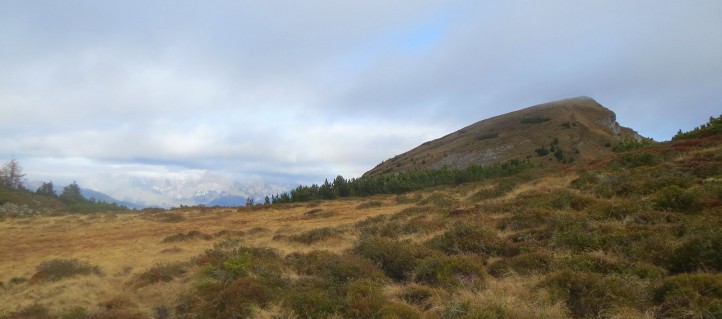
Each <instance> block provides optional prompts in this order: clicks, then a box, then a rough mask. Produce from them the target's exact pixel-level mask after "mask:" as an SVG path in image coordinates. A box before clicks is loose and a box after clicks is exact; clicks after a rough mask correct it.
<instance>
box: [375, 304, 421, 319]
mask: <svg viewBox="0 0 722 319" xmlns="http://www.w3.org/2000/svg"><path fill="white" fill-rule="evenodd" d="M381 318H383V319H417V318H418V319H420V318H421V313H419V311H418V310H416V309H415V308H414V307H411V306H409V305H407V304H405V303H401V302H390V303H386V304H385V305H384V307H383V309H382V310H381Z"/></svg>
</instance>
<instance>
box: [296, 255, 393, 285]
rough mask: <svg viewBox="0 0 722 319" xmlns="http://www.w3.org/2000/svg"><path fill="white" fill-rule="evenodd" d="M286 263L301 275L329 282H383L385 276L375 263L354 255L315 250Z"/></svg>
mask: <svg viewBox="0 0 722 319" xmlns="http://www.w3.org/2000/svg"><path fill="white" fill-rule="evenodd" d="M285 263H286V264H287V265H288V266H289V267H290V268H291V269H293V270H295V271H296V272H297V273H298V274H300V275H310V276H318V277H319V278H322V279H324V280H327V281H331V282H336V283H345V282H348V281H351V280H356V279H369V280H374V281H383V279H384V278H385V277H384V274H383V272H381V270H379V269H378V268H377V267H376V266H375V265H374V264H373V263H371V262H370V261H369V260H367V259H363V258H361V257H359V256H356V255H354V254H345V255H337V254H334V253H331V252H328V251H322V250H314V251H312V252H309V253H307V254H301V253H292V254H290V255H288V256H286V258H285Z"/></svg>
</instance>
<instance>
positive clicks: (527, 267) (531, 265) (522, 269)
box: [489, 252, 555, 277]
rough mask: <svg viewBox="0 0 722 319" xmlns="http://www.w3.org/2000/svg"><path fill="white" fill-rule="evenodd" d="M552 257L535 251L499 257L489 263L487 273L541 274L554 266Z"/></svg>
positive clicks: (495, 275) (498, 274)
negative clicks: (509, 256)
mask: <svg viewBox="0 0 722 319" xmlns="http://www.w3.org/2000/svg"><path fill="white" fill-rule="evenodd" d="M554 265H555V263H554V258H553V257H552V256H551V255H550V254H548V253H543V252H535V253H528V254H522V255H518V256H514V257H511V258H504V259H500V260H498V261H496V262H494V263H492V264H491V265H489V273H490V274H491V275H492V276H494V277H503V276H506V275H507V274H509V273H511V272H514V273H517V274H520V275H531V274H543V273H547V272H549V271H551V270H552V269H553V268H554Z"/></svg>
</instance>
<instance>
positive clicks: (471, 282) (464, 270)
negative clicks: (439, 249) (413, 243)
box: [414, 255, 486, 289]
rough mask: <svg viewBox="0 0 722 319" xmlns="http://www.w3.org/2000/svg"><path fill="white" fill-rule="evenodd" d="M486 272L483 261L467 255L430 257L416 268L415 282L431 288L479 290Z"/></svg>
mask: <svg viewBox="0 0 722 319" xmlns="http://www.w3.org/2000/svg"><path fill="white" fill-rule="evenodd" d="M485 278H486V271H485V269H484V263H483V260H481V259H480V258H479V257H477V256H469V255H455V256H446V255H432V256H429V257H426V258H424V259H423V260H421V262H420V263H419V265H418V266H417V267H416V273H415V276H414V279H415V281H416V282H419V283H424V284H428V285H432V286H442V287H455V286H459V285H464V286H466V287H468V288H471V289H476V288H481V287H482V285H483V283H484V279H485Z"/></svg>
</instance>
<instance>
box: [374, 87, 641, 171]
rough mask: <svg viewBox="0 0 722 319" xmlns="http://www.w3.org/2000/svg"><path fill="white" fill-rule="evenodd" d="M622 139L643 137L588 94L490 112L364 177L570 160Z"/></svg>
mask: <svg viewBox="0 0 722 319" xmlns="http://www.w3.org/2000/svg"><path fill="white" fill-rule="evenodd" d="M625 139H635V140H641V139H643V137H641V136H640V135H639V134H637V132H635V131H633V130H631V129H629V128H626V127H622V126H620V125H619V123H617V121H616V115H615V114H614V112H612V111H610V110H609V109H607V108H605V107H604V106H602V105H601V104H599V103H597V102H596V101H595V100H593V99H591V98H589V97H577V98H572V99H566V100H560V101H555V102H550V103H545V104H539V105H535V106H531V107H528V108H525V109H522V110H518V111H515V112H511V113H507V114H503V115H499V116H496V117H492V118H489V119H486V120H483V121H480V122H477V123H474V124H472V125H469V126H467V127H465V128H462V129H460V130H458V131H456V132H454V133H451V134H448V135H446V136H444V137H441V138H439V139H436V140H433V141H429V142H426V143H423V144H421V145H419V146H418V147H416V148H414V149H412V150H410V151H408V152H406V153H403V154H401V155H397V156H395V157H394V158H392V159H389V160H386V161H384V162H382V163H381V164H379V165H377V166H376V167H374V168H373V169H372V170H370V171H368V172H366V174H364V176H370V175H380V174H388V173H395V172H401V171H409V170H416V169H424V168H441V167H443V166H448V167H450V168H457V169H461V168H465V167H468V166H470V165H490V164H495V163H503V162H506V161H509V160H515V159H516V160H524V159H529V160H530V161H532V162H539V163H549V162H552V163H554V162H571V161H576V160H590V159H595V158H599V157H602V156H605V155H608V154H610V153H611V152H612V151H611V146H613V145H615V144H617V143H619V142H620V141H623V140H625Z"/></svg>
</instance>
